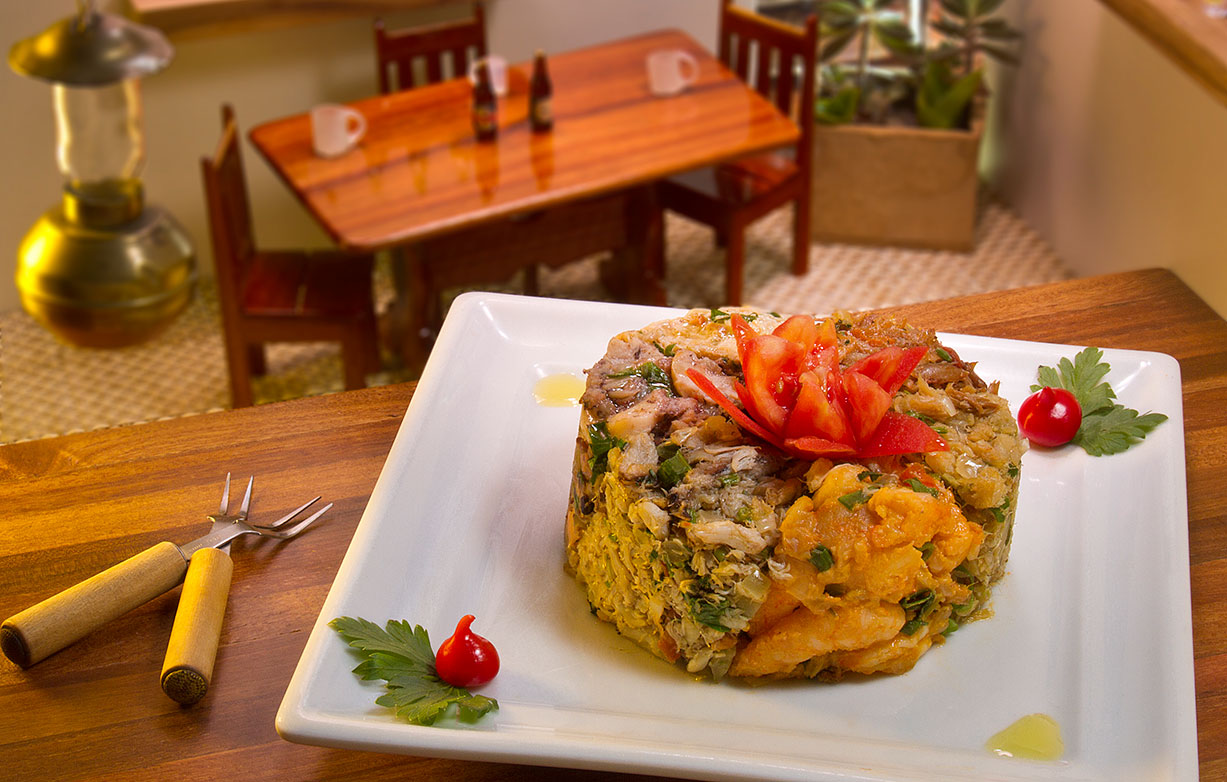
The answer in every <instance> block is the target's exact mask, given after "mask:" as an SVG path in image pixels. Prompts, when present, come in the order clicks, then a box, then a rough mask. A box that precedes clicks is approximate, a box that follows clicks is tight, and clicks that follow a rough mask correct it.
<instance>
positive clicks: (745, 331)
mask: <svg viewBox="0 0 1227 782" xmlns="http://www.w3.org/2000/svg"><path fill="white" fill-rule="evenodd" d="M729 326H731V327H732V329H733V337H734V338H735V339H736V340H737V358H738V359H740V361H741V363H742V365H743V366H744V365H745V363H746V345H747V344H749V342H750V340H752V339H754V338H755V337H757V336H758V332H757V331H755V330H754V329H752V328H751V327H750V324H749V323H746V319H745V318H743V317H741V316H740V315H738V314H736V313H734V314H733V317H731V318H729Z"/></svg>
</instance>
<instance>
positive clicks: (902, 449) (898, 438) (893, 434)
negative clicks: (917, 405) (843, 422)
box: [857, 410, 950, 456]
mask: <svg viewBox="0 0 1227 782" xmlns="http://www.w3.org/2000/svg"><path fill="white" fill-rule="evenodd" d="M948 450H950V446H948V445H946V441H945V440H943V439H942V438H941V437H939V436H938V435H937V432H935V431H933V430H932V429H931V428H929V427H928V426H927V425H926V424H925V423H924V422H923V421H920V420H917V419H915V418H912V417H911V416H910V415H904V414H903V413H896V412H895V411H894V410H887V411H886V414H885V415H884V416H882V423H880V424H878V429H877V431H875V432H874V433H873V438H872V440H871V441H870V442H868V443H864V444H862V446H861V447H860V448H859V449H858V450H857V454H858V455H860V456H889V455H892V454H898V453H931V452H933V451H948Z"/></svg>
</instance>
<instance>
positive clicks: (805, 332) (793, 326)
mask: <svg viewBox="0 0 1227 782" xmlns="http://www.w3.org/2000/svg"><path fill="white" fill-rule="evenodd" d="M771 333H772V334H773V335H775V336H777V337H782V338H784V339H786V340H788V341H789V342H793V343H796V344H797V345H798V346H800V348H801V351H802V353H805V354H808V353H809V352H810V351H811V350H813V349H814V345H815V343H817V342H818V335H819V330H818V324H817V323H815V322H814V319H813V318H811V317H808V316H806V315H793V316H792V317H791V318H789V319H788V320H786V321H784V322H783V323H781V324H780V325H778V326H776V327H775V331H773V332H771Z"/></svg>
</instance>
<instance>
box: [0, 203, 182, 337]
mask: <svg viewBox="0 0 1227 782" xmlns="http://www.w3.org/2000/svg"><path fill="white" fill-rule="evenodd" d="M65 200H66V202H68V204H69V209H67V210H66V209H65V207H64V206H63V205H61V206H57V207H55V208H53V209H51V210H49V211H48V212H46V213H45V214H44V215H43V216H42V217H41V218H39V220H38V222H37V223H35V224H34V227H33V228H31V229H30V232H29V233H28V234H26V237H25V239H23V240H22V242H21V247H20V248H19V250H18V254H17V275H16V278H17V289H18V291H19V292H20V294H21V303H22V306H23V307H24V308H25V310H26V312H28V313H30V315H31V316H33V317H34V319H35V320H37V321H38V322H39V323H40V324H42V326H43V327H44V328H46V329H47V330H48V331H50V332H51V333H52V334H54V335H55V336H56V337H57V338H58V339H60V340H61V341H63V342H66V343H68V344H70V345H76V346H79V347H91V348H114V347H124V346H127V345H136V344H139V343H141V342H145V341H146V340H148V339H150V338H152V337H154V336H156V335H157V334H159V333H161V332H162V331H163V330H164V329H165V328H166V327H167V326H169V325H170V323H171V322H172V321H173V320H174V319H175V318H176V317H177V316H178V315H179V313H181V312H182V311H183V310H184V308H186V307H187V305H188V304H189V303H190V302H191V300H192V295H193V293H194V291H195V287H196V259H195V254H194V252H193V249H192V243H191V241H190V240H189V239H188V237H187V234H186V232H184V230H183V228H182V227H181V226H180V225H179V224H178V222H176V221H175V219H174V218H173V217H171V215H170V214H169V213H167V212H165V211H163V210H161V209H159V208H158V207H156V206H145V207H144V208H143V209H142V210H140V211H139V213H138V214H136V216H135V217H134V218H133V219H130V220H127V221H125V222H122V223H119V224H113V225H107V226H105V227H98V226H90V225H84V224H81V223H79V222H76V221H74V220H73V219H72V216H77V215H78V214H79V212H77V211H76V210H75V209H74V208H73V201H74V199H73V198H72V197H71V194H69V195H68V197H66V199H65Z"/></svg>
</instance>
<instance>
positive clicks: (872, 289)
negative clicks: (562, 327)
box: [0, 202, 1071, 443]
mask: <svg viewBox="0 0 1227 782" xmlns="http://www.w3.org/2000/svg"><path fill="white" fill-rule="evenodd" d="M791 221H792V213H791V211H790V210H788V209H783V210H780V211H778V212H776V213H774V214H772V215H769V216H768V217H767V218H765V219H763V220H761V221H759V223H758V224H756V225H755V226H753V227H752V228H751V230H750V232H749V234H748V235H747V266H746V287H745V290H746V299H747V302H746V303H747V304H752V305H758V306H761V307H764V308H766V309H771V310H775V311H778V312H813V313H826V312H830V311H832V310H834V309H845V310H857V309H869V308H874V307H883V306H889V305H896V304H905V303H912V302H917V301H927V300H934V299H940V298H947V297H950V296H958V295H962V294H969V293H978V292H982V291H989V290H1001V289H1006V288H1015V287H1021V286H1026V285H1034V284H1039V283H1043V282H1052V281H1056V280H1061V279H1067V278H1069V277H1070V276H1071V274H1070V272H1069V270H1068V269H1066V268H1065V266H1064V265H1063V264H1062V263H1061V261H1060V260H1059V259H1058V258H1057V257H1056V256H1055V254H1054V253H1053V252H1052V250H1051V249H1050V248H1049V247H1047V246H1046V245H1045V244H1044V243H1043V241H1041V240H1040V239H1039V238H1038V237H1037V236H1036V235H1035V234H1034V232H1032V231H1031V230H1030V229H1029V228H1028V227H1027V226H1026V224H1025V223H1023V222H1022V221H1021V220H1020V219H1019V218H1018V217H1017V216H1016V215H1014V214H1012V213H1011V212H1010V211H1009V210H1008V209H1006V208H1004V207H1002V206H1000V205H998V204H995V203H991V202H989V203H987V204H986V206H985V208H984V210H983V213H982V214H981V216H980V220H979V225H978V230H977V241H976V249H975V251H974V252H971V253H951V252H921V251H908V250H897V249H885V248H870V247H853V246H848V245H815V246H814V247H813V249H812V251H811V256H810V270H809V273H808V274H806V275H805V276H804V277H800V278H798V277H793V276H792V275H790V274H789V273H788V267H789V256H790V252H789V246H790V238H789V237H790V226H791ZM666 231H667V233H666V236H667V243H668V269H669V273H668V279H667V288H668V293H669V302H670V304H672V305H674V306H678V307H714V306H720V304H722V301H721V298H722V292H723V290H724V274H723V269H724V264H723V253H722V251H720V250H719V249H717V248H715V247H714V245H713V242H712V235H711V232H710V231H709V230H708V229H706V228H705V227H703V226H700V225H698V224H695V223H691V222H689V221H687V220H685V219H683V218H675V217H673V216H670V218H669V220H668V222H667V226H666ZM541 288H542V294H543V295H548V296H558V297H566V298H579V299H605V298H607V297H606V295H605V294H604V291H603V290H602V288H601V286H600V284H599V282H598V281H597V274H596V260H595V259H587V260H584V261H581V262H577V263H574V264H571V265H569V266H566V267H563V268H562V269H559V270H557V271H554V272H550V271H548V270H547V271H545V272H543V274H542V279H541ZM492 289H497V288H492ZM377 290H379V291H380V292H381V295H380V298H381V300H382V301H385V302H386V301H387V300H388V298H389V297H390V296H391V293H390V291H389V290H388V286H387V285H386V284H383V283H379V284H378V285H377ZM269 362H270V365H269V368H270V375H269V376H268V377H266V378H264V379H262V380H260V381H258V385H257V388H256V396H257V400H258V401H260V402H267V401H274V400H279V399H289V398H294V397H299V396H307V395H311V394H320V393H328V392H331V391H337V390H340V388H341V372H340V360H339V357H338V355H337V352H336V349H335V348H334V347H333V346H330V345H316V344H310V345H276V346H274V347H273V348H272V349H271V350H270V353H269ZM403 379H406V378H405V377H404V375H403V373H397V372H395V371H390V372H387V373H382V374H380V375H377V376H372V377H370V378H368V382H369V383H370V384H372V385H373V384H378V383H386V382H395V381H398V380H403ZM228 405H229V391H228V383H227V378H226V365H225V359H224V356H223V352H222V342H221V325H220V321H219V317H218V312H217V298H216V294H215V293H214V292H213V291H212V290H210V289H208V288H207V287H206V288H202V290H201V293H200V295H199V296H198V297H197V299H196V301H195V302H194V303H193V304H192V305H191V306H190V307H189V309H188V310H187V312H185V313H184V315H182V316H181V317H180V318H179V319H178V320H177V321H176V322H175V323H174V324H173V325H172V326H171V328H170V329H169V330H168V331H167V332H166V333H164V334H163V335H161V336H160V337H158V338H157V339H156V340H154V341H152V342H150V343H147V344H144V345H140V346H136V347H130V348H120V349H113V350H90V349H82V348H73V347H69V346H65V345H62V344H59V343H57V342H56V341H55V340H54V339H53V338H52V337H51V336H50V335H49V334H48V333H47V332H45V331H44V330H43V329H42V328H41V327H39V326H38V325H37V324H36V323H34V321H33V320H31V319H30V318H29V316H27V315H26V314H25V313H24V312H20V311H17V312H10V313H4V314H0V443H7V442H14V441H18V440H24V439H32V438H38V437H46V436H51V435H58V434H66V433H69V432H75V431H86V430H90V429H97V428H102V427H108V426H116V425H120V424H127V423H136V422H140V421H148V420H155V419H159V418H168V417H175V416H181V415H189V414H193V413H200V412H206V411H209V410H219V409H224V408H225V407H227V406H228Z"/></svg>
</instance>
